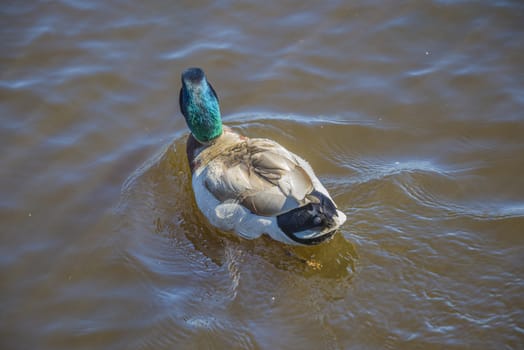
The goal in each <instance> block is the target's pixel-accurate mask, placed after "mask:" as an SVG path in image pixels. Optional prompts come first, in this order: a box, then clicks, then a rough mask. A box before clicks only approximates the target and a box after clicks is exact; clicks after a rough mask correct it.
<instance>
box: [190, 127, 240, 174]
mask: <svg viewBox="0 0 524 350" xmlns="http://www.w3.org/2000/svg"><path fill="white" fill-rule="evenodd" d="M245 140H247V137H245V136H242V135H239V134H237V133H236V132H234V131H233V130H232V129H231V128H229V127H227V126H224V131H223V132H222V134H221V135H220V136H219V137H217V138H216V139H214V140H213V141H210V142H206V143H201V142H199V141H198V140H197V139H196V138H195V137H194V135H193V134H190V135H189V137H188V139H187V143H186V152H187V159H188V161H189V166H190V168H191V172H193V171H194V170H196V169H197V168H198V167H200V166H203V165H205V164H207V163H209V162H210V161H211V160H213V159H214V158H216V157H217V156H219V155H220V154H222V153H223V152H224V150H226V149H228V148H231V147H234V146H235V145H237V144H238V143H239V142H243V141H245Z"/></svg>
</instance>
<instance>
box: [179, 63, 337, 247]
mask: <svg viewBox="0 0 524 350" xmlns="http://www.w3.org/2000/svg"><path fill="white" fill-rule="evenodd" d="M179 103H180V111H181V112H182V114H183V116H184V118H185V120H186V123H187V126H188V127H189V130H190V131H191V133H190V135H189V137H188V139H187V144H186V151H187V158H188V161H189V168H190V170H191V174H192V187H193V192H194V195H195V200H196V203H197V205H198V208H199V209H200V211H201V212H202V213H203V215H204V216H205V217H206V218H207V220H208V221H209V223H210V224H211V225H213V226H215V227H217V228H218V229H220V230H223V231H233V232H235V233H236V234H238V235H239V236H241V237H243V238H247V239H254V238H257V237H259V236H261V235H262V234H267V235H269V236H270V237H272V238H273V239H275V240H277V241H280V242H284V243H286V244H293V245H313V244H318V243H320V242H323V241H325V240H327V239H329V238H330V237H332V236H333V234H334V233H335V232H336V230H337V229H338V228H339V227H340V225H342V224H343V223H344V222H345V221H346V215H344V213H342V212H341V211H340V210H337V207H336V205H335V203H334V202H333V199H332V198H331V196H330V195H329V193H328V191H327V190H326V189H325V187H324V186H323V185H322V184H321V183H320V180H319V179H318V178H317V176H316V175H315V173H314V172H313V169H312V168H311V166H310V165H309V164H308V163H307V162H306V161H305V160H304V159H302V158H301V157H299V156H297V155H296V154H294V153H292V152H290V151H288V150H287V149H285V148H284V147H283V146H281V145H280V144H278V143H277V142H275V141H272V140H269V139H264V138H248V137H246V136H243V135H240V134H239V133H237V132H235V131H234V130H233V129H231V128H230V127H227V126H225V125H223V124H222V118H221V114H220V105H219V102H218V96H217V93H216V92H215V90H214V89H213V87H212V86H211V84H210V83H209V82H208V81H207V79H206V76H205V74H204V71H203V70H202V69H200V68H189V69H186V70H185V71H184V72H183V73H182V88H181V89H180V98H179Z"/></svg>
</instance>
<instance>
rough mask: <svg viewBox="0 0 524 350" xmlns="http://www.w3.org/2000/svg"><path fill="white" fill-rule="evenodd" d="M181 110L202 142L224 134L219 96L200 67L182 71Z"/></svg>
mask: <svg viewBox="0 0 524 350" xmlns="http://www.w3.org/2000/svg"><path fill="white" fill-rule="evenodd" d="M179 103H180V111H181V112H182V114H183V115H184V118H185V119H186V123H187V126H188V127H189V130H191V133H192V134H193V136H194V137H195V139H197V141H199V142H201V143H207V142H210V141H213V140H214V139H216V138H217V137H219V136H220V135H222V118H221V117H220V106H219V104H218V96H217V94H216V92H215V90H214V89H213V87H212V86H211V84H209V83H208V82H207V80H206V75H205V74H204V71H203V70H202V69H200V68H188V69H186V70H185V71H184V72H183V73H182V88H181V89H180V98H179Z"/></svg>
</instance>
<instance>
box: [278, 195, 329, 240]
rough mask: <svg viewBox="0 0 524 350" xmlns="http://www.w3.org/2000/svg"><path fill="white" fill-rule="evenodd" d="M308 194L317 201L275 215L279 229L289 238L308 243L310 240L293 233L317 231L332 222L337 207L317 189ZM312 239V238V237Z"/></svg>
mask: <svg viewBox="0 0 524 350" xmlns="http://www.w3.org/2000/svg"><path fill="white" fill-rule="evenodd" d="M310 196H312V197H315V198H317V199H318V203H316V202H311V203H308V204H306V205H304V206H302V207H299V208H295V209H293V210H290V211H288V212H286V213H283V214H280V215H278V216H277V224H278V226H279V227H280V229H281V230H282V231H283V232H284V233H285V234H286V235H287V236H288V237H290V238H291V239H293V240H295V241H297V242H299V243H302V244H310V243H315V242H310V241H311V240H307V239H306V240H305V239H301V238H298V237H296V235H295V233H297V232H302V231H306V230H310V229H315V228H318V229H319V231H320V230H323V229H324V228H325V227H329V226H330V225H331V224H332V223H333V217H334V216H337V208H336V207H335V204H334V203H333V201H332V200H331V199H329V198H328V197H327V196H326V195H324V194H323V193H321V192H319V191H316V190H315V191H313V192H312V193H311V194H310ZM313 240H314V239H313Z"/></svg>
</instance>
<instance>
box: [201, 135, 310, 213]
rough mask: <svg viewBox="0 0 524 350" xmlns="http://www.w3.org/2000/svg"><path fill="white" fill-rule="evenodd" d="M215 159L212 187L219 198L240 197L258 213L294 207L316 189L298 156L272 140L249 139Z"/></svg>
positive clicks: (211, 170) (210, 175)
mask: <svg viewBox="0 0 524 350" xmlns="http://www.w3.org/2000/svg"><path fill="white" fill-rule="evenodd" d="M212 163H213V164H210V165H211V166H210V167H209V172H208V176H207V179H206V187H207V188H208V190H209V191H210V192H211V193H213V195H214V196H215V197H217V198H218V199H219V200H221V201H227V200H233V201H237V202H239V203H241V204H242V205H244V206H245V207H246V208H248V209H249V210H250V211H252V212H253V213H255V214H258V215H263V216H273V215H278V214H280V213H283V212H286V211H289V210H291V209H294V208H296V207H298V206H300V205H303V204H304V203H306V202H307V200H306V196H307V195H308V194H309V193H311V192H312V191H313V187H314V186H313V181H312V179H311V177H310V175H309V174H308V172H307V171H306V170H305V169H304V168H303V167H302V166H301V165H300V164H299V163H298V162H297V156H295V155H294V154H292V153H291V152H289V151H287V150H286V149H285V148H284V147H282V146H280V145H279V144H278V143H276V142H274V141H271V140H266V139H249V140H246V141H245V142H242V143H241V144H239V145H237V146H236V147H234V148H232V149H229V150H227V151H226V152H224V153H223V155H221V156H219V157H217V158H215V159H214V161H213V162H212Z"/></svg>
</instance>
